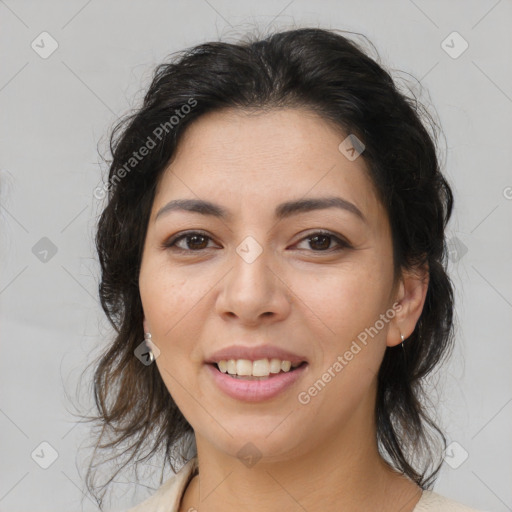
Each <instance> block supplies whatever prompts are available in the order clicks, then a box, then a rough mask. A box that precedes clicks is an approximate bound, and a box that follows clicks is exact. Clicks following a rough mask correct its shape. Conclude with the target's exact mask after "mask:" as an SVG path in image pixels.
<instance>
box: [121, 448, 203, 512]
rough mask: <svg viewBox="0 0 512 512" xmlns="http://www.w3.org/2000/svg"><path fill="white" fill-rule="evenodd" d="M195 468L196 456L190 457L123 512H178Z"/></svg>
mask: <svg viewBox="0 0 512 512" xmlns="http://www.w3.org/2000/svg"><path fill="white" fill-rule="evenodd" d="M196 469H197V458H196V457H194V458H192V459H190V460H189V461H188V462H187V463H186V464H185V465H184V466H183V467H182V468H181V469H180V470H179V471H178V472H177V473H176V474H175V475H173V476H171V477H170V478H169V479H168V480H166V481H165V482H164V483H163V484H162V485H161V486H160V487H159V488H158V489H157V490H156V491H155V493H154V494H153V495H152V496H150V497H149V498H148V499H146V500H144V501H143V502H142V503H139V504H138V505H136V506H134V507H132V508H130V509H129V510H126V511H125V512H178V509H179V506H180V502H181V498H182V496H183V492H184V491H185V488H186V487H187V485H188V482H189V481H190V479H191V478H192V476H193V474H194V472H195V471H196Z"/></svg>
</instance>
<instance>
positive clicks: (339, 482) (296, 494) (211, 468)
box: [180, 422, 422, 512]
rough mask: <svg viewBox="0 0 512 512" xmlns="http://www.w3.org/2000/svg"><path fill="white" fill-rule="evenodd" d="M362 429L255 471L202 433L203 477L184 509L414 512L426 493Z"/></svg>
mask: <svg viewBox="0 0 512 512" xmlns="http://www.w3.org/2000/svg"><path fill="white" fill-rule="evenodd" d="M370 423H371V422H370ZM366 424H367V423H366ZM362 425H364V423H363V424H358V425H353V426H352V428H351V427H350V426H348V427H347V428H346V429H345V430H344V431H341V432H336V433H333V435H332V436H329V435H325V431H324V432H323V433H324V439H325V441H322V440H318V442H316V443H314V442H312V444H311V446H310V449H309V450H308V451H307V452H306V453H305V452H301V453H296V454H295V455H294V456H286V457H284V456H283V457H282V458H279V459H278V458H275V457H263V458H262V459H260V460H259V461H258V462H257V463H256V464H254V465H252V466H251V467H247V466H246V465H245V464H243V463H242V462H241V461H240V460H239V459H238V458H237V457H236V455H235V456H232V455H230V454H227V453H226V452H225V451H220V450H218V449H217V448H215V447H214V446H213V445H212V444H211V443H209V442H208V441H207V440H206V439H204V438H202V437H201V436H199V435H198V434H197V432H196V446H197V453H198V461H199V474H198V475H197V476H196V477H195V478H194V479H193V480H192V481H191V483H190V484H189V486H188V488H187V490H186V492H185V495H184V498H183V500H182V506H181V508H180V510H183V511H188V510H191V509H192V510H194V509H195V510H200V511H201V512H218V511H221V510H222V512H231V511H233V512H234V511H237V512H243V511H254V510H265V511H266V512H278V511H281V510H297V511H304V510H307V511H308V512H317V511H318V512H319V511H322V512H327V511H331V510H332V511H335V510H336V511H337V510H339V509H340V504H343V510H344V511H345V512H352V511H354V512H356V511H357V512H361V511H366V510H368V511H370V510H371V511H374V510H380V511H383V512H387V511H396V510H400V511H401V512H411V511H413V509H414V508H415V505H416V503H417V502H418V501H419V499H420V497H421V492H422V490H421V488H420V487H419V486H417V485H416V484H415V483H414V482H413V481H411V480H410V479H408V478H407V477H405V476H403V475H401V474H400V473H398V472H396V471H394V470H393V469H392V468H391V467H390V466H389V465H388V464H386V462H385V461H384V460H383V459H382V457H381V456H380V454H379V452H378V448H377V443H376V441H375V442H372V443H369V442H368V440H369V439H376V436H375V430H374V429H372V428H371V427H366V428H361V426H362ZM356 427H357V428H356Z"/></svg>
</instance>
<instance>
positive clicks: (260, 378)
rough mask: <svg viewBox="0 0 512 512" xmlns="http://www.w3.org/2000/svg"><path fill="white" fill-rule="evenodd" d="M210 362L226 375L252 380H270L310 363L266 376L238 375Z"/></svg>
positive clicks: (300, 364) (304, 362)
mask: <svg viewBox="0 0 512 512" xmlns="http://www.w3.org/2000/svg"><path fill="white" fill-rule="evenodd" d="M208 364H210V365H211V366H213V367H214V368H215V369H216V370H217V371H218V372H219V373H223V374H225V375H226V376H228V377H231V378H232V379H239V380H249V381H250V380H269V379H272V378H274V377H277V376H278V375H282V374H283V373H293V372H294V371H296V370H298V369H299V368H302V367H303V366H306V365H307V364H308V363H307V362H306V361H302V363H299V364H297V365H294V366H291V367H290V369H289V370H283V369H281V370H280V371H279V372H274V373H269V374H268V375H264V376H254V375H237V374H233V373H229V372H228V371H222V370H221V368H220V367H219V363H208Z"/></svg>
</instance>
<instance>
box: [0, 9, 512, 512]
mask: <svg viewBox="0 0 512 512" xmlns="http://www.w3.org/2000/svg"><path fill="white" fill-rule="evenodd" d="M0 23H1V29H0V40H1V47H2V57H1V66H0V109H1V110H0V112H1V116H2V117H1V119H2V123H1V126H0V130H1V131H0V145H1V149H0V159H1V160H0V168H1V174H0V190H1V207H0V216H1V221H2V227H1V237H2V240H1V248H0V253H1V258H2V265H1V274H0V306H1V323H0V329H1V342H2V348H1V358H0V382H1V386H0V427H1V436H0V438H1V447H0V450H1V451H0V510H1V511H2V512H3V511H5V512H7V511H9V512H15V511H26V510H32V511H34V512H35V511H43V510H45V511H46V510H52V511H55V512H57V511H64V510H65V511H67V512H69V511H71V510H78V509H81V507H82V505H83V508H84V509H85V510H96V507H95V505H94V504H93V503H92V502H91V501H90V499H89V498H88V497H85V498H84V497H83V496H82V490H81V489H83V488H84V485H83V482H82V480H81V475H83V474H84V463H83V462H81V461H80V459H78V458H77V457H78V452H77V450H78V448H79V446H81V445H83V443H84V442H87V441H88V438H87V434H88V430H87V427H86V426H83V425H78V426H77V424H76V418H75V417H73V415H72V414H71V411H72V410H73V408H72V406H70V404H69V400H68V398H67V396H66V393H65V392H67V393H68V394H69V395H70V396H72V397H73V396H74V393H75V386H77V378H78V376H79V374H80V373H81V372H82V371H83V370H84V368H85V365H86V364H87V362H89V361H90V360H91V358H92V357H93V356H95V355H97V354H98V350H97V347H98V346H99V344H100V343H102V335H103V334H105V333H106V332H107V329H106V327H107V326H106V321H105V319H104V318H103V315H102V313H101V311H100V307H99V303H98V300H97V297H96V295H97V291H96V290H97V280H98V266H97V264H96V262H95V258H96V255H95V252H94V246H93V232H94V225H95V222H96V216H97V215H98V213H99V211H100V208H101V204H100V203H99V202H98V201H97V200H96V199H95V198H94V197H93V190H94V188H95V187H96V186H97V185H98V184H99V183H100V182H101V174H102V172H104V170H105V169H104V167H103V168H100V165H99V163H98V162H99V157H98V154H97V144H98V142H99V141H100V140H102V138H103V142H104V140H105V139H104V137H105V135H106V134H107V133H108V130H109V128H110V126H111V125H112V123H113V122H114V121H115V120H116V118H117V117H118V116H120V115H121V114H124V113H126V112H127V110H128V109H129V108H130V107H132V106H134V105H136V104H137V101H139V100H140V99H141V95H142V92H143V90H144V88H145V87H146V86H147V84H148V80H149V78H150V76H151V72H152V69H153V66H154V65H155V64H157V63H159V62H160V61H161V60H163V59H164V58H165V57H166V56H167V55H168V54H169V53H171V52H173V51H176V50H180V49H183V48H185V47H188V46H192V45H195V44H198V43H200V42H204V41H206V40H217V39H218V38H219V37H222V38H224V39H226V38H229V37H231V38H233V37H236V36H237V34H239V33H243V32H244V30H245V29H251V28H253V27H259V28H260V29H264V28H265V26H267V25H268V26H271V27H274V28H282V29H285V28H294V27H300V26H321V27H324V28H337V29H344V30H350V31H354V32H361V33H363V34H365V35H366V36H368V37H369V38H370V40H371V41H372V42H373V43H374V44H375V46H376V47H377V49H378V51H379V53H380V56H381V62H382V63H383V64H384V65H387V66H389V67H390V68H392V69H396V70H401V71H404V72H406V73H411V74H412V75H414V76H415V77H417V78H418V79H420V80H421V83H422V85H423V86H425V88H426V89H427V91H428V93H429V94H430V99H431V101H432V103H433V105H434V106H435V108H436V109H437V112H438V115H439V119H440V121H441V123H442V126H443V129H444V132H445V135H446V140H447V148H446V174H447V176H448V178H449V180H450V182H451V184H452V186H453V189H454V192H455V199H456V207H455V213H454V218H453V220H452V221H451V223H450V226H449V236H450V238H451V240H452V245H453V251H452V257H451V261H450V274H451V276H452V278H453V280H454V282H455V286H456V300H457V321H458V324H459V327H458V331H457V347H456V349H455V352H454V355H453V358H452V361H451V363H450V365H449V366H448V367H446V368H445V370H444V372H443V378H442V381H441V385H440V386H439V392H438V393H437V394H434V395H433V398H434V400H435V399H436V396H437V395H439V400H440V405H439V415H440V419H441V422H442V424H443V425H444V427H445V429H446V433H447V437H448V440H449V442H456V443H458V444H456V445H452V450H451V451H450V454H448V458H447V461H448V459H449V461H450V463H451V465H452V466H457V465H459V464H460V465H459V467H458V468H457V469H453V468H452V467H451V466H450V464H448V463H446V464H445V465H444V467H443V471H442V473H441V477H440V479H439V481H438V483H437V485H436V487H435V490H436V491H437V492H439V493H441V494H444V495H446V496H448V497H451V498H453V499H456V500H459V501H462V502H464V503H467V504H468V505H471V506H473V507H475V508H481V509H485V510H489V511H491V510H492V511H506V510H512V485H511V482H512V439H511V436H510V432H511V428H510V427H511V419H512V386H511V382H512V378H511V372H510V362H511V355H512V343H511V337H510V332H511V330H512V315H511V308H512V286H511V284H512V283H511V281H512V280H511V276H512V265H511V263H512V261H511V255H512V237H511V234H512V233H511V229H510V224H511V222H510V221H511V212H512V199H511V198H512V188H511V187H512V174H511V160H512V155H511V143H510V136H511V134H512V132H511V125H512V83H511V78H512V59H511V58H510V57H511V49H512V44H511V42H512V32H511V31H510V26H512V2H511V1H510V0H501V1H496V0H480V1H467V0H459V1H446V0H443V1H441V0H440V1H425V0H421V1H420V0H414V1H412V0H393V1H387V2H379V1H360V2H357V1H350V2H349V1H334V0H331V1H326V0H324V1H320V2H318V1H317V2H312V1H306V0H292V1H290V0H272V1H269V0H264V1H258V2H248V1H242V2H240V1H239V2H236V1H234V0H190V1H167V2H164V1H162V0H152V1H144V2H143V1H138V2H122V1H119V0H117V1H100V0H90V1H86V0H73V1H67V2H64V1H60V2H59V1H55V0H52V1H44V2H41V1H39V2H38V1H22V0H18V1H16V0H0ZM43 31H47V32H48V33H49V34H51V36H52V37H53V38H54V39H55V40H56V41H57V43H58V48H57V50H56V51H55V52H54V53H53V54H52V55H50V56H49V57H48V58H46V59H43V58H42V57H41V56H40V55H39V54H38V53H36V51H34V50H33V49H32V48H31V43H32V41H34V40H35V42H36V43H38V41H39V43H38V44H39V46H40V51H43V50H42V48H41V47H42V46H43V43H41V42H40V41H41V37H43V36H41V37H40V36H39V35H40V34H41V33H42V32H43ZM453 31H457V32H458V33H459V34H460V35H461V36H462V37H463V38H464V40H466V41H467V43H468V44H469V47H468V49H467V50H466V51H465V52H464V53H463V54H462V55H460V56H459V57H458V58H452V57H451V56H450V55H448V53H447V52H446V51H445V50H444V49H443V47H442V42H443V41H444V40H445V39H446V38H447V36H448V35H449V34H451V33H452V32H453ZM44 37H46V36H44ZM452 39H453V37H452ZM452 39H448V40H447V42H446V43H445V44H447V45H449V46H453V47H454V48H452V51H457V50H458V49H460V48H462V47H461V46H460V45H461V44H462V41H461V40H459V39H455V40H453V42H452ZM44 46H45V49H46V50H48V49H49V48H50V42H49V39H45V42H44ZM394 76H395V77H397V78H398V79H400V77H402V78H407V75H406V74H404V73H402V74H395V75H394ZM411 83H412V84H414V82H411ZM141 91H142V92H141ZM416 92H418V90H417V89H416ZM421 99H422V100H424V101H427V102H428V97H427V96H426V95H425V94H423V95H422V96H421ZM441 142H443V141H441ZM104 147H105V144H104V143H103V144H100V149H101V148H104ZM43 237H47V238H48V239H50V240H51V242H52V243H53V244H54V245H55V247H56V249H57V252H56V254H55V255H52V253H51V252H49V253H48V254H45V253H44V252H39V253H38V250H39V251H42V250H44V248H45V247H44V244H45V243H47V242H40V244H43V248H42V249H41V247H40V246H37V245H36V244H37V243H38V241H39V240H40V239H41V238H43ZM34 246H36V249H33V248H34ZM34 252H35V253H36V254H34ZM41 258H42V259H43V260H44V259H45V258H46V259H47V261H46V262H45V261H41ZM141 341H142V340H141ZM84 386H85V387H84V388H83V389H84V391H83V392H82V395H83V404H86V405H87V404H89V406H90V404H91V403H92V402H91V397H90V396H88V393H89V390H90V384H88V383H87V382H86V383H84ZM84 407H85V406H84ZM42 442H47V443H49V444H50V445H51V446H52V447H53V448H54V449H55V450H56V451H57V452H58V458H57V460H56V461H55V462H54V463H53V464H52V465H51V466H50V467H49V468H48V469H42V468H41V467H40V466H39V465H38V464H37V463H36V462H35V461H34V460H33V458H32V456H31V454H32V453H33V452H34V450H36V449H38V451H36V453H39V454H40V458H39V460H40V461H41V460H42V459H43V458H44V457H48V456H49V453H50V450H49V449H47V448H45V446H43V453H44V457H42V456H41V453H42V452H41V447H40V443H42ZM38 447H39V448H38ZM466 452H467V459H466V460H464V457H465V456H466V455H465V453H466ZM34 458H37V457H36V456H34ZM463 460H464V462H462V461H463ZM120 482H122V480H120ZM143 483H145V482H143ZM133 487H134V486H133V485H132V486H131V488H133ZM119 489H122V492H121V493H120V494H121V495H122V494H123V492H125V491H127V490H128V486H126V485H123V484H122V483H120V484H119ZM152 492H153V491H152V490H151V489H149V490H148V489H145V488H144V487H143V486H141V487H140V489H138V490H137V493H138V494H137V495H136V496H132V495H130V496H129V497H127V498H126V501H125V502H123V501H122V499H121V498H123V496H121V497H120V500H119V501H117V502H116V503H114V505H113V509H116V510H120V509H122V508H123V507H126V508H127V507H128V506H129V505H130V504H134V503H136V502H137V501H140V500H142V499H143V498H145V497H147V496H148V495H149V494H151V493H152Z"/></svg>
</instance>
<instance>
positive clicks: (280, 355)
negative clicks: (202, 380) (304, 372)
mask: <svg viewBox="0 0 512 512" xmlns="http://www.w3.org/2000/svg"><path fill="white" fill-rule="evenodd" d="M229 359H249V360H250V361H257V360H258V359H281V360H282V361H290V362H291V363H292V364H295V363H302V362H303V361H306V358H305V357H303V356H300V355H298V354H294V353H293V352H290V351H288V350H285V349H283V348H279V347H276V346H273V345H259V346H253V347H247V346H244V345H230V346H229V347H225V348H222V349H220V350H217V351H216V352H214V353H213V354H211V355H210V356H208V357H207V358H206V361H205V362H206V363H218V362H219V361H228V360H229Z"/></svg>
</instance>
